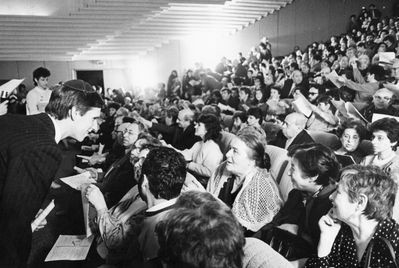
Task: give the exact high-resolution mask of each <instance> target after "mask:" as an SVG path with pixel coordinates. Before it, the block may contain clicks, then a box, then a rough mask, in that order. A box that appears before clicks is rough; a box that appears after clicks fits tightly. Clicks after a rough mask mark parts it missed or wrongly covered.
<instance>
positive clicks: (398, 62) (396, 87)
mask: <svg viewBox="0 0 399 268" xmlns="http://www.w3.org/2000/svg"><path fill="white" fill-rule="evenodd" d="M392 77H393V78H394V79H395V81H394V82H392V83H385V84H384V87H385V88H387V89H389V90H391V91H392V92H393V93H394V94H395V95H397V96H399V59H394V61H393V64H392Z"/></svg>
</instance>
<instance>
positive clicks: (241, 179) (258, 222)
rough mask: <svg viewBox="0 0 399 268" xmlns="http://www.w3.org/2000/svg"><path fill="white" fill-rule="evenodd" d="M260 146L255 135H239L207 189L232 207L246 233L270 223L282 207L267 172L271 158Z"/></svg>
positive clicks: (258, 138)
mask: <svg viewBox="0 0 399 268" xmlns="http://www.w3.org/2000/svg"><path fill="white" fill-rule="evenodd" d="M263 144H264V143H263V141H262V137H261V135H259V134H257V133H256V132H255V133H253V132H251V133H248V132H247V133H245V132H243V133H242V134H240V135H238V136H237V138H236V139H234V140H233V141H232V142H231V149H230V151H228V153H227V155H226V157H227V160H226V161H225V162H223V163H222V164H221V165H220V166H219V167H218V168H217V169H216V171H215V173H214V174H213V175H212V176H211V178H210V179H209V182H208V186H207V191H208V192H210V193H212V194H213V195H214V196H216V197H218V198H219V199H220V200H222V201H223V202H224V203H226V204H227V205H228V206H229V207H231V208H232V210H233V214H234V215H235V216H236V217H237V219H238V221H239V222H240V223H241V225H242V226H243V227H244V229H245V230H246V231H247V233H248V234H249V233H251V232H256V231H258V230H259V229H260V228H261V227H262V226H264V225H265V224H267V223H269V222H270V221H271V220H272V218H273V217H274V216H275V215H276V214H277V212H278V211H279V210H280V207H281V205H282V199H281V195H280V190H279V188H278V186H277V184H276V182H275V180H274V179H273V178H272V176H271V175H270V173H269V172H268V170H267V168H270V159H269V157H268V155H267V154H266V153H265V149H264V145H263ZM265 156H266V157H265ZM265 159H266V161H265Z"/></svg>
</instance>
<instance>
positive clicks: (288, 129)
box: [281, 113, 314, 150]
mask: <svg viewBox="0 0 399 268" xmlns="http://www.w3.org/2000/svg"><path fill="white" fill-rule="evenodd" d="M307 121H308V119H307V118H306V117H305V116H304V115H303V114H300V113H291V114H289V115H287V116H286V117H285V120H284V124H283V128H282V133H283V134H284V136H285V138H286V140H285V144H284V145H283V146H281V147H283V148H285V149H287V150H290V149H291V148H292V146H294V145H297V144H304V143H311V142H314V140H313V139H312V137H311V136H310V135H309V134H308V133H307V132H306V130H305V127H306V122H307Z"/></svg>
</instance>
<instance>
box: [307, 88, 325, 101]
mask: <svg viewBox="0 0 399 268" xmlns="http://www.w3.org/2000/svg"><path fill="white" fill-rule="evenodd" d="M321 91H322V92H321ZM324 93H325V90H323V88H322V87H320V86H318V85H312V86H311V87H310V89H309V93H308V101H309V102H310V103H311V104H314V105H316V100H317V98H318V97H319V96H320V95H321V94H324Z"/></svg>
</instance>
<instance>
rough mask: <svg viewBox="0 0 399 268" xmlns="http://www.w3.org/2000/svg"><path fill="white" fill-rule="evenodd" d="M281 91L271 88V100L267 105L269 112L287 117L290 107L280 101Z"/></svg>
mask: <svg viewBox="0 0 399 268" xmlns="http://www.w3.org/2000/svg"><path fill="white" fill-rule="evenodd" d="M280 94H281V89H280V88H278V87H271V89H270V98H269V99H268V100H267V102H266V104H267V105H268V106H269V107H268V110H267V112H268V113H269V114H274V115H285V114H286V112H287V109H288V108H289V107H290V106H289V105H288V104H287V103H286V102H284V101H282V100H281V99H280Z"/></svg>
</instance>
